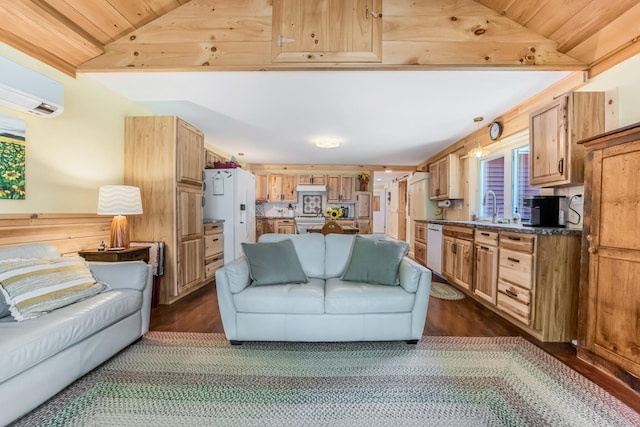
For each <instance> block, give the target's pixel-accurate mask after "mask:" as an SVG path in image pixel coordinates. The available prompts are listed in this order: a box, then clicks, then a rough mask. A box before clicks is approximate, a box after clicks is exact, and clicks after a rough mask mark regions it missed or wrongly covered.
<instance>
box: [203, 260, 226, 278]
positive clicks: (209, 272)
mask: <svg viewBox="0 0 640 427" xmlns="http://www.w3.org/2000/svg"><path fill="white" fill-rule="evenodd" d="M204 262H205V264H204V277H205V279H210V278H212V277H213V276H214V275H215V273H216V270H217V269H219V268H221V267H222V266H223V265H224V256H223V255H218V256H216V257H212V258H208V259H206V260H205V261H204Z"/></svg>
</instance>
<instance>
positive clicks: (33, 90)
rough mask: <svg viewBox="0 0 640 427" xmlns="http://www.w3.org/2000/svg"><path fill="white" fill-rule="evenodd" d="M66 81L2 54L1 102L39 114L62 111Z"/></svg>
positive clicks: (0, 68) (20, 109) (55, 114)
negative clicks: (48, 75) (46, 74)
mask: <svg viewBox="0 0 640 427" xmlns="http://www.w3.org/2000/svg"><path fill="white" fill-rule="evenodd" d="M63 96H64V87H63V86H62V83H60V82H59V81H57V80H54V79H52V78H50V77H47V76H45V75H42V74H40V73H38V72H36V71H33V70H32V69H30V68H27V67H25V66H22V65H20V64H17V63H15V62H13V61H10V60H8V59H7V58H3V57H1V56H0V104H2V105H6V106H7V107H9V108H13V109H16V110H19V111H24V112H26V113H29V114H33V115H36V116H39V117H55V116H57V115H59V114H60V113H62V110H63V107H62V102H63Z"/></svg>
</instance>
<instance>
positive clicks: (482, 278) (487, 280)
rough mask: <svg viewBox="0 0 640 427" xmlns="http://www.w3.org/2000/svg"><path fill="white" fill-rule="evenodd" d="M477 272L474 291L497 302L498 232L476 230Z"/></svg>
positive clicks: (494, 302) (483, 297)
mask: <svg viewBox="0 0 640 427" xmlns="http://www.w3.org/2000/svg"><path fill="white" fill-rule="evenodd" d="M475 249H476V265H475V268H476V272H475V282H474V283H475V285H474V289H473V292H474V293H475V294H476V295H477V296H479V297H480V298H482V299H484V300H486V301H488V302H490V303H491V304H496V297H497V292H498V233H497V232H495V231H484V230H476V239H475Z"/></svg>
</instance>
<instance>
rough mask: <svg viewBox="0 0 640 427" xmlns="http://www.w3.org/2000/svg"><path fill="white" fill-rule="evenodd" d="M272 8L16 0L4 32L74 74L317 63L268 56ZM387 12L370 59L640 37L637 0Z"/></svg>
mask: <svg viewBox="0 0 640 427" xmlns="http://www.w3.org/2000/svg"><path fill="white" fill-rule="evenodd" d="M271 14H272V1H271V0H242V1H229V0H191V1H188V0H144V1H132V0H91V1H87V0H12V1H3V2H0V18H2V22H3V23H4V24H3V26H2V28H0V41H3V42H5V43H7V44H9V45H11V46H13V47H15V48H17V49H19V50H21V51H23V52H25V53H27V54H29V55H30V56H33V57H35V58H37V59H40V60H41V61H43V62H45V63H47V64H49V65H51V66H53V67H55V68H57V69H59V70H61V71H63V72H65V73H68V74H72V75H73V74H74V73H75V72H76V71H78V70H79V71H82V70H91V71H96V70H114V69H124V68H126V69H129V70H131V69H136V68H138V69H147V70H148V69H158V70H172V71H176V70H177V71H193V70H194V69H202V67H203V66H204V67H205V68H207V67H208V68H210V69H212V70H215V69H231V68H232V69H236V70H238V69H272V68H275V69H278V68H279V69H282V68H286V69H296V68H308V64H304V65H291V64H287V65H286V66H283V65H282V64H271V63H270V61H268V60H267V59H270V56H269V54H268V51H269V49H270V46H271V38H272V31H271V25H272V21H271ZM381 14H382V25H383V29H382V32H383V36H382V39H383V52H384V53H383V60H382V62H381V63H380V64H373V65H371V64H367V65H364V66H360V67H361V68H398V67H404V68H426V67H436V68H438V67H439V68H451V67H456V68H457V67H468V66H472V67H521V68H528V69H531V68H540V69H542V68H545V69H586V68H588V67H589V66H593V65H595V64H597V63H598V62H601V61H604V60H606V59H607V58H608V57H609V56H610V55H612V54H613V53H615V52H616V51H618V50H620V49H624V48H628V47H629V46H630V45H635V44H637V43H636V42H637V40H638V39H637V37H638V33H637V22H639V21H640V1H638V0H615V1H612V0H571V1H562V2H558V1H554V0H477V1H473V0H466V1H465V0H429V1H426V0H425V1H409V0H384V1H383V6H382V12H381ZM636 49H637V47H636ZM265 51H266V52H267V57H268V58H267V57H264V56H265V55H264V53H265ZM527 58H528V60H527ZM315 66H316V67H318V68H322V67H324V68H327V67H328V66H327V65H326V64H325V65H322V64H320V65H318V64H315ZM331 67H333V66H331Z"/></svg>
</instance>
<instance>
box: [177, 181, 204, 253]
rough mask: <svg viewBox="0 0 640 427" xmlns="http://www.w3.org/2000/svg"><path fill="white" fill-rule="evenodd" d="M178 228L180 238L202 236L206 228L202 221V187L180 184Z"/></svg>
mask: <svg viewBox="0 0 640 427" xmlns="http://www.w3.org/2000/svg"><path fill="white" fill-rule="evenodd" d="M177 191H178V196H177V199H178V210H177V216H176V219H177V222H178V224H177V228H178V239H179V240H184V239H193V238H201V237H202V234H203V230H204V225H203V222H202V189H200V188H198V187H191V186H186V185H180V186H178V190H177Z"/></svg>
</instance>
